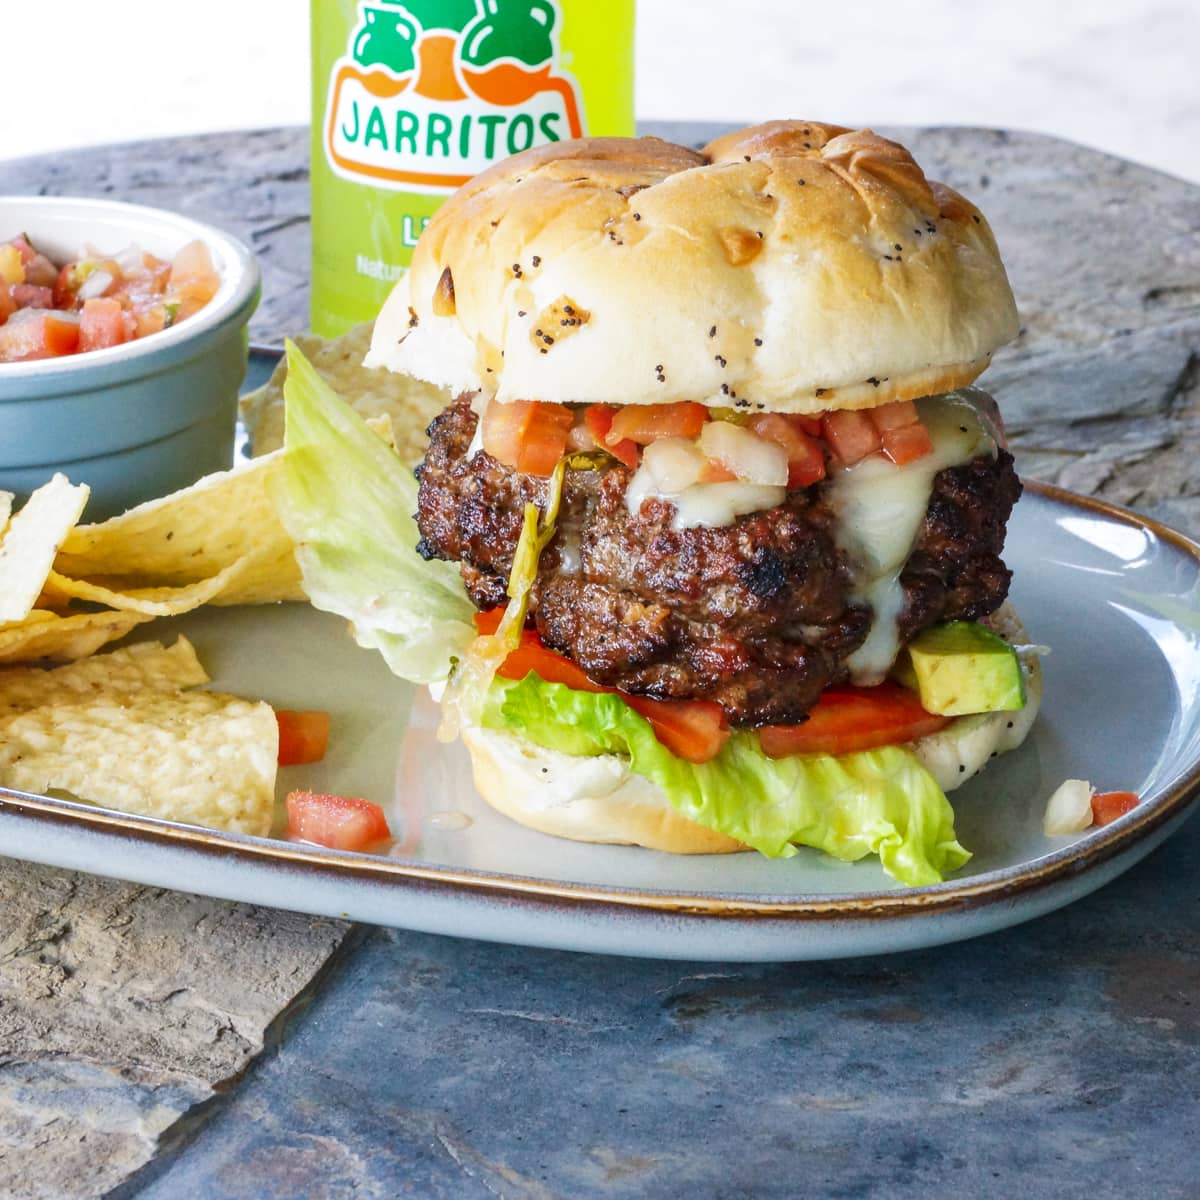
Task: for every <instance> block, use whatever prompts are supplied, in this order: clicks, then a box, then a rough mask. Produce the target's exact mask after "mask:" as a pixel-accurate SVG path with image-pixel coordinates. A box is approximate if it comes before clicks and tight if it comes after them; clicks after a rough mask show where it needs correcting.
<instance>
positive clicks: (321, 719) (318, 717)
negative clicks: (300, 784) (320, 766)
mask: <svg viewBox="0 0 1200 1200" xmlns="http://www.w3.org/2000/svg"><path fill="white" fill-rule="evenodd" d="M275 721H276V723H277V724H278V725H279V765H280V766H281V767H293V766H295V765H296V764H297V763H315V762H320V761H321V759H323V758H324V757H325V751H326V750H327V749H328V748H329V714H328V713H327V712H296V711H293V710H290V709H276V711H275Z"/></svg>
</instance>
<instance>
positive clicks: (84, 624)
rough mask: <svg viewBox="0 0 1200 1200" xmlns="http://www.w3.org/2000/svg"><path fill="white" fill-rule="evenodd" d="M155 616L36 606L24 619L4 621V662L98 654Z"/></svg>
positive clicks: (0, 659) (0, 633)
mask: <svg viewBox="0 0 1200 1200" xmlns="http://www.w3.org/2000/svg"><path fill="white" fill-rule="evenodd" d="M150 619H151V618H150V617H148V616H146V615H145V614H144V613H129V612H94V613H76V614H74V615H72V616H69V617H62V616H59V615H58V614H57V613H52V612H47V611H45V610H44V609H40V608H36V609H34V610H33V611H32V612H31V613H29V615H28V616H27V617H26V619H25V620H24V621H19V622H17V623H16V624H8V625H0V663H36V662H70V661H71V660H72V659H77V658H86V657H87V656H88V655H89V654H95V653H96V651H97V650H99V649H100V647H101V646H103V645H105V644H106V643H108V642H115V641H116V640H117V638H120V637H124V636H125V634H127V633H128V632H129V631H130V630H131V629H132V628H133V627H134V626H135V625H140V624H141V623H142V622H143V621H149V620H150Z"/></svg>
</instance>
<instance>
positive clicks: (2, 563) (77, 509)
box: [0, 475, 88, 624]
mask: <svg viewBox="0 0 1200 1200" xmlns="http://www.w3.org/2000/svg"><path fill="white" fill-rule="evenodd" d="M5 495H8V493H7V492H6V493H5ZM87 498H88V487H87V485H86V484H79V485H78V486H75V485H73V484H71V483H70V482H68V480H67V477H66V476H65V475H55V476H54V478H53V479H51V480H50V482H49V483H47V484H45V485H43V486H42V487H40V488H38V489H37V490H36V491H35V492H34V493H33V494H32V495H31V496H30V497H29V499H28V500H27V501H26V502H25V506H24V507H23V508H22V509H21V511H20V512H18V513H17V515H16V516H15V517H13V518H12V520H11V521H9V522H8V529H7V530H6V531H5V533H4V539H3V541H0V624H6V623H11V622H13V621H23V620H24V619H25V618H26V617H27V616H28V615H29V613H30V611H31V610H32V608H33V606H34V604H35V603H36V602H37V598H38V597H39V596H40V595H41V593H42V584H43V583H45V581H46V576H47V575H48V574H49V573H50V567H51V565H52V564H53V562H54V556H55V554H56V553H57V552H58V548H59V546H60V545H61V544H62V542H63V540H64V539H65V538H66V536H67V534H68V532H69V531H70V530H71V529H73V528H74V526H75V523H76V522H77V521H78V520H79V516H80V514H81V513H82V512H83V506H84V505H85V504H86V503H87ZM10 503H11V501H10ZM6 517H7V514H6ZM3 524H4V522H0V526H3Z"/></svg>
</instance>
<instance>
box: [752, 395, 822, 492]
mask: <svg viewBox="0 0 1200 1200" xmlns="http://www.w3.org/2000/svg"><path fill="white" fill-rule="evenodd" d="M814 421H815V424H816V427H817V429H818V430H819V429H820V428H821V423H820V421H819V420H815V419H814V418H812V417H799V416H785V415H784V414H783V413H759V414H757V415H756V416H753V417H751V418H750V420H749V421H747V422H746V427H747V428H748V429H752V430H753V431H754V432H755V433H757V434H758V436H759V437H760V438H764V439H765V440H766V441H768V442H774V443H775V444H776V445H777V446H782V447H783V449H784V451H785V452H786V453H787V457H788V484H787V485H788V487H789V488H792V489H795V488H805V487H808V486H809V485H810V484H814V483H817V482H818V481H820V480H822V479H824V478H825V451H824V450H823V449H822V448H821V443H820V442H818V441H817V440H816V438H815V437H814V436H813V435H812V434H811V433H810V432H809V431H810V430H811V429H812V427H813V424H814Z"/></svg>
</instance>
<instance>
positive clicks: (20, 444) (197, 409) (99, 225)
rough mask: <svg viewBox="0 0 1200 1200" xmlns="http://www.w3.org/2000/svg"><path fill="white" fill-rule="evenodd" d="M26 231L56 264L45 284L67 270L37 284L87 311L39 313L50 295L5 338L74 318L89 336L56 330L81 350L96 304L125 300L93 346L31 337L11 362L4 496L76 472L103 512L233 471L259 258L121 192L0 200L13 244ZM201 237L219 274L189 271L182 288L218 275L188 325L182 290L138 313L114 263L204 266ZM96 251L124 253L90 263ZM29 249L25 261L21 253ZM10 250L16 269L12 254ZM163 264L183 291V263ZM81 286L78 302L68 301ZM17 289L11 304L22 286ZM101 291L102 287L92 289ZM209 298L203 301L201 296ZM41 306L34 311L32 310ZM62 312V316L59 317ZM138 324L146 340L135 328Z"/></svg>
mask: <svg viewBox="0 0 1200 1200" xmlns="http://www.w3.org/2000/svg"><path fill="white" fill-rule="evenodd" d="M17 235H22V236H23V240H24V242H25V243H27V245H28V246H29V247H30V248H31V249H32V250H33V251H34V252H35V253H36V254H40V255H42V256H44V258H45V260H46V262H45V263H42V262H41V261H40V260H37V267H35V269H34V277H35V279H48V276H49V270H50V268H51V267H53V268H56V273H55V282H54V284H50V283H48V282H47V283H33V284H32V286H33V287H35V288H36V287H49V289H50V299H51V302H52V304H53V302H54V299H55V297H54V292H55V287H56V286H57V287H58V291H59V299H60V300H61V301H63V303H64V304H67V305H73V306H75V307H74V308H72V307H65V308H62V309H60V308H58V307H57V306H56V307H54V308H52V309H49V310H47V309H44V308H43V309H42V310H41V314H40V315H37V309H38V305H37V304H36V303H35V304H29V303H26V304H24V305H22V306H21V307H19V308H18V307H17V306H16V305H15V304H14V305H13V306H12V307H13V311H12V312H11V313H9V315H8V316H7V317H6V319H5V322H4V323H3V324H0V335H3V334H4V332H5V330H6V329H9V328H10V326H11V324H12V322H13V321H14V320H16V321H17V322H18V332H19V331H20V329H19V327H20V323H22V322H25V321H30V322H34V321H41V322H44V321H47V320H48V319H49V320H52V321H54V322H56V324H61V323H63V322H64V321H65V323H67V324H70V323H72V318H74V319H76V320H78V323H79V326H80V332H79V333H78V335H75V333H74V331H73V330H67V331H66V332H65V334H64V332H63V331H62V330H61V329H56V330H55V333H56V334H57V336H59V337H60V338H62V339H63V342H62V343H60V345H61V344H64V343H65V344H66V345H70V343H71V340H72V338H73V337H75V336H78V339H79V341H77V342H76V343H75V344H76V347H78V345H79V342H82V341H83V325H84V318H83V308H84V305H85V304H86V302H87V300H88V299H100V300H108V301H115V302H116V303H115V304H112V303H110V304H108V305H105V306H102V310H107V311H106V314H105V322H106V324H102V325H101V327H100V330H99V334H97V332H96V329H95V328H93V329H92V331H91V332H90V333H89V335H88V336H89V342H88V345H89V348H88V349H87V352H86V353H78V352H76V353H66V354H62V353H60V354H53V353H50V352H49V350H48V348H47V347H46V346H44V345H43V346H39V345H38V343H37V341H36V339H31V340H30V342H28V343H26V345H25V350H24V352H23V353H21V352H18V353H17V354H16V357H17V358H18V359H19V360H20V361H8V362H0V491H9V492H14V493H16V495H17V497H18V499H17V503H18V504H19V503H20V500H21V498H22V497H23V496H25V495H28V494H29V493H30V492H32V491H33V490H34V489H35V488H37V487H39V486H40V485H41V484H43V483H45V482H46V481H47V480H48V479H49V478H51V477H52V476H53V475H54V474H55V473H56V472H62V473H63V474H65V475H67V476H68V477H69V478H70V479H71V480H72V481H73V482H79V483H86V484H88V485H89V487H90V488H91V490H92V497H91V501H90V502H89V506H88V509H87V517H88V519H93V520H94V519H99V518H103V517H105V516H108V515H111V514H113V513H116V512H120V511H122V510H123V509H125V508H128V507H132V506H133V505H135V504H138V503H140V502H142V501H143V500H146V499H150V498H151V497H153V496H158V495H163V494H165V493H167V492H170V491H174V490H177V489H178V488H181V487H186V486H187V485H188V484H190V483H192V482H194V481H195V480H196V479H198V478H199V477H200V476H202V475H205V474H208V473H210V472H212V471H217V470H223V469H225V468H227V467H228V466H229V465H230V462H231V461H232V455H233V442H234V434H235V429H236V420H237V416H236V406H237V393H238V390H239V388H240V386H241V383H242V380H243V378H244V375H245V370H246V360H247V351H248V339H247V325H248V323H249V320H250V316H251V314H252V313H253V311H254V308H255V306H256V305H257V303H258V297H259V288H260V282H259V271H258V266H257V264H256V262H255V260H254V257H253V255H251V253H250V252H249V250H247V249H246V247H245V246H243V245H242V244H241V243H240V242H239V241H237V239H235V238H233V237H231V236H229V235H228V234H226V233H224V232H223V231H221V230H219V229H217V228H215V227H214V226H211V225H207V224H204V223H203V222H199V221H195V220H192V219H191V218H189V217H185V216H182V215H181V214H178V213H172V212H167V211H165V210H162V209H152V208H145V207H141V206H137V205H131V204H123V203H120V202H117V201H110V200H92V199H76V198H67V197H54V196H28V197H26V196H20V197H16V196H13V197H0V240H3V241H4V243H5V244H10V243H9V242H8V239H9V238H10V237H15V236H17ZM197 244H198V246H199V247H203V252H204V257H205V258H206V259H207V262H208V264H209V265H211V273H209V272H207V271H205V270H202V269H199V268H197V269H195V270H192V269H189V271H188V272H187V273H190V274H191V275H192V276H193V279H192V280H191V282H186V281H185V272H184V271H182V270H181V272H180V273H179V274H178V275H177V277H176V284H177V285H179V287H178V288H177V291H182V290H185V289H192V288H193V285H194V284H195V283H196V278H195V277H196V276H199V275H206V276H207V278H206V280H205V281H204V283H203V284H202V285H197V286H196V287H195V288H194V294H193V295H192V296H191V300H190V301H189V306H188V307H189V312H188V314H187V316H186V319H180V317H179V313H180V311H181V310H182V308H183V307H184V306H183V304H182V303H180V308H179V309H176V310H175V312H174V313H173V314H172V315H170V317H169V319H168V313H169V310H168V309H167V308H166V304H167V303H176V302H179V300H181V299H182V297H180V298H179V300H177V299H174V298H173V299H172V300H170V301H164V302H163V305H162V307H161V308H160V309H159V311H158V313H157V314H156V313H155V312H154V305H152V304H151V305H147V306H146V308H145V311H143V312H141V313H140V314H139V312H136V311H134V310H135V308H136V307H137V306H136V305H135V303H134V302H133V297H132V296H131V293H130V291H129V289H128V288H127V289H126V290H125V291H124V292H122V291H121V290H120V284H119V283H118V282H117V280H116V278H115V273H114V272H113V271H112V270H111V269H110V268H109V266H107V265H104V264H105V263H106V261H110V262H112V263H114V264H116V265H119V263H118V258H117V257H116V256H121V257H123V259H124V262H125V264H126V266H127V267H128V268H129V269H130V273H131V274H132V273H133V268H134V266H135V258H136V256H138V255H142V256H149V257H150V258H151V259H153V260H158V261H160V262H163V263H167V264H170V267H171V270H173V269H174V264H175V261H176V258H177V256H180V255H183V256H184V258H183V265H184V267H187V266H188V256H191V255H194V256H195V257H194V258H193V259H192V263H193V265H195V264H196V262H197V261H198V260H199V252H198V249H197ZM92 249H95V250H97V251H99V252H103V253H104V254H107V255H109V256H110V258H109V259H108V260H105V259H95V260H94V261H87V260H88V257H89V254H90V253H91V250H92ZM17 254H18V257H21V251H20V250H18V251H17ZM5 257H6V258H8V260H9V269H10V270H11V269H12V264H11V258H10V257H9V256H8V255H5ZM30 261H35V260H32V259H31V260H30ZM80 262H87V268H86V270H80V271H77V272H76V273H75V276H74V277H73V278H72V277H70V275H71V273H70V272H67V275H65V276H64V268H70V267H71V266H72V264H76V265H77V264H79V263H80ZM47 264H49V266H47ZM203 265H204V264H203V263H200V268H203ZM22 269H23V272H24V273H25V274H26V275H27V274H28V270H27V264H25V263H22ZM148 269H150V268H148ZM39 270H40V274H39V273H38V272H39ZM150 270H157V271H158V272H159V273H160V274H161V275H163V276H164V278H165V282H166V286H167V290H169V289H170V274H171V271H170V270H166V271H165V272H164V269H163V268H161V267H156V268H152V269H150ZM97 271H103V272H104V273H105V274H108V275H112V276H113V281H112V283H111V284H110V283H109V282H108V281H105V280H104V278H103V276H101V277H100V279H99V280H98V281H97V282H93V283H92V285H91V288H90V289H89V288H88V279H89V278H93V277H95V275H96V272H97ZM14 273H15V272H14ZM80 275H83V276H84V278H82V279H80V278H78V276H80ZM60 276H62V277H63V278H62V279H61V280H60ZM5 282H6V283H8V281H7V279H6V281H5ZM24 282H30V281H29V279H28V278H26V279H25V280H24ZM101 283H102V284H104V287H103V288H101V287H100V286H99V285H100V284H101ZM213 283H215V290H212V287H211V285H212V284H213ZM72 285H74V289H73V290H74V296H73V298H72V297H71V296H69V295H68V293H70V292H71V291H72ZM140 286H141V285H138V287H140ZM6 290H7V291H8V294H9V298H10V301H11V300H12V299H13V297H12V285H11V284H9V285H8V287H7V289H6ZM92 290H95V291H98V292H100V293H101V294H100V295H98V296H93V295H90V294H89V293H90V292H91V291H92ZM137 290H138V288H137V287H134V289H133V291H134V292H136V291H137ZM206 292H207V294H206V295H205V298H204V300H203V303H195V301H196V300H197V299H198V298H199V296H200V295H202V294H204V293H206ZM81 294H82V301H81V300H80V295H81ZM164 294H165V293H164ZM21 295H22V297H23V298H25V299H26V300H29V299H33V300H36V301H44V300H45V298H46V297H45V293H44V292H42V293H37V294H36V295H31V294H30V293H29V292H28V291H27V290H23V291H22V292H21ZM123 300H124V301H126V302H124V303H123V302H122V301H123ZM0 303H2V301H0ZM118 307H119V308H120V312H117V311H116V309H117V308H118ZM30 310H33V311H34V313H35V315H34V316H22V315H21V314H22V313H23V312H27V311H30ZM92 311H93V312H94V311H95V306H92ZM57 312H61V313H62V314H63V315H62V317H57V316H53V315H50V316H49V317H48V316H47V314H53V313H57ZM139 322H140V328H141V333H140V335H139ZM156 326H157V327H156ZM130 332H132V333H133V334H134V335H135V336H132V337H130V336H128V334H129V333H130ZM10 334H11V330H10Z"/></svg>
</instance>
